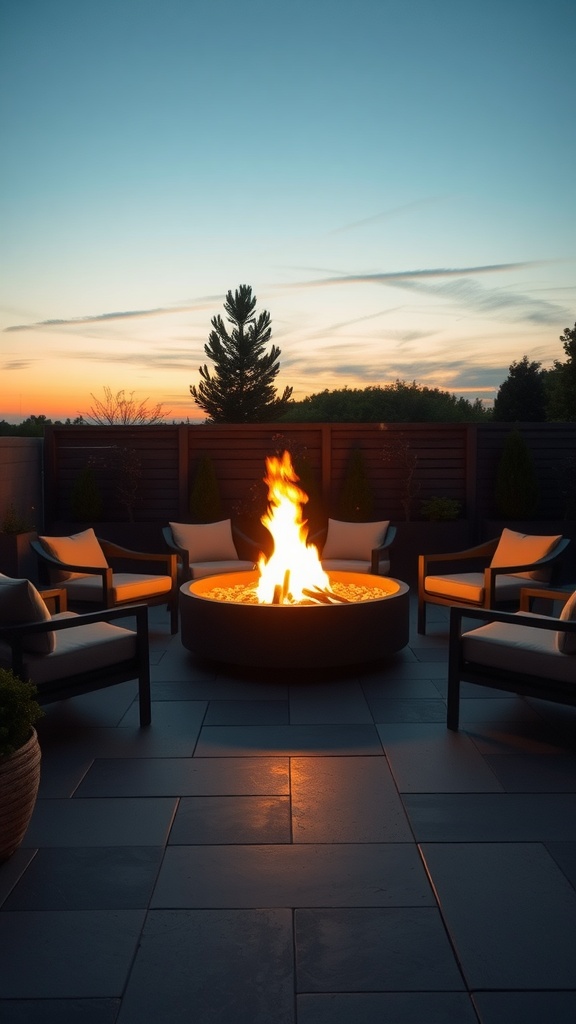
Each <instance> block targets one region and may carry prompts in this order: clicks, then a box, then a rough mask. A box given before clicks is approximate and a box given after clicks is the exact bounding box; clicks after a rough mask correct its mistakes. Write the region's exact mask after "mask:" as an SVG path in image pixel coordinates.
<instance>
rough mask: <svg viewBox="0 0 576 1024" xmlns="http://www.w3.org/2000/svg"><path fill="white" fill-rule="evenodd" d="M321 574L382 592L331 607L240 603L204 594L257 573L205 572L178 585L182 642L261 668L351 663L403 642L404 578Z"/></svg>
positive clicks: (203, 653) (203, 654) (200, 652)
mask: <svg viewBox="0 0 576 1024" xmlns="http://www.w3.org/2000/svg"><path fill="white" fill-rule="evenodd" d="M329 575H330V578H331V579H332V580H333V581H334V582H338V583H343V584H345V585H351V584H352V585H357V586H359V587H370V588H378V589H379V590H381V591H382V597H381V598H379V597H377V598H375V599H373V600H368V601H355V602H350V603H347V604H334V605H324V604H322V605H268V604H240V603H236V602H232V601H219V600H215V599H214V598H211V597H209V596H207V595H209V593H210V591H213V590H214V588H215V587H219V588H220V587H221V588H227V587H231V586H236V585H244V586H250V585H251V584H253V583H254V582H255V581H256V580H257V578H258V573H257V572H242V573H239V572H238V573H229V574H227V575H222V576H208V577H204V578H203V579H199V580H194V581H192V582H191V583H185V584H184V585H183V586H182V587H181V588H180V629H181V639H182V643H183V645H184V647H186V648H187V649H188V650H189V651H191V652H192V653H193V654H195V655H197V656H198V657H200V658H203V659H207V660H209V661H222V662H226V663H227V664H232V665H248V666H253V667H262V668H332V667H337V666H340V665H356V664H361V663H362V662H366V661H375V660H376V659H378V658H382V657H385V656H386V655H389V654H393V653H394V652H395V651H399V650H401V649H402V648H403V647H405V646H406V644H407V643H408V635H409V598H410V589H409V587H408V585H407V584H406V583H403V582H402V581H401V580H392V579H389V578H388V577H385V576H372V575H367V574H365V573H347V572H333V573H329Z"/></svg>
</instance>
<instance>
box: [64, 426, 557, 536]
mask: <svg viewBox="0 0 576 1024" xmlns="http://www.w3.org/2000/svg"><path fill="white" fill-rule="evenodd" d="M520 429H521V433H522V435H523V437H524V438H525V440H526V442H527V444H528V446H529V448H530V450H531V452H532V455H533V459H534V465H535V469H536V473H537V476H538V480H539V486H540V504H539V508H538V511H537V515H536V517H535V518H538V519H540V520H544V519H563V518H565V517H566V516H569V517H570V518H575V515H574V500H575V498H576V424H572V423H567V424H546V423H544V424H531V423H530V424H521V425H520ZM510 430H511V427H510V425H508V424H440V423H392V424H378V423H367V424H356V423H328V424H315V423H312V424H301V423H294V424H259V425H257V424H251V425H235V424H231V425H213V426H208V425H202V426H189V425H186V424H183V425H174V426H169V425H159V426H143V427H100V426H66V427H60V426H50V427H47V429H46V435H45V440H44V449H45V450H44V474H45V487H44V495H45V523H46V527H47V528H50V527H51V525H52V524H54V523H56V522H62V521H71V520H73V519H74V516H73V510H72V495H73V491H74V487H75V483H76V481H77V479H78V475H79V474H80V473H81V471H82V470H83V469H84V468H85V467H86V466H92V467H93V469H94V473H95V476H96V478H97V480H98V486H99V488H100V491H101V494H102V498H103V502H104V507H105V518H106V519H111V520H126V519H129V518H130V515H129V514H128V512H127V510H126V505H125V504H124V505H122V503H121V501H120V499H119V496H118V495H119V484H121V483H122V482H124V483H126V481H125V480H124V481H122V474H124V476H125V475H126V473H127V470H126V464H127V463H126V459H127V460H128V463H129V462H130V459H132V460H133V462H135V463H137V465H138V470H139V479H138V483H137V492H136V500H135V501H134V504H133V519H134V521H136V522H143V523H144V522H149V523H167V522H168V521H169V520H174V519H176V520H180V521H185V520H188V519H189V518H190V515H189V498H190V491H191V487H192V484H193V481H194V478H195V475H196V471H197V469H198V466H199V464H200V461H201V459H202V458H203V457H204V456H208V457H209V458H210V460H211V462H212V464H213V467H214V470H215V475H216V479H217V482H218V488H219V492H220V498H221V504H222V514H223V516H229V515H238V514H240V512H241V511H242V510H245V511H247V510H248V507H249V506H250V504H251V502H252V501H253V498H254V495H255V493H258V492H259V493H260V494H261V493H262V492H263V493H264V495H265V487H264V485H263V483H262V480H263V477H264V475H265V459H266V456H269V455H273V454H275V453H281V452H282V451H283V450H284V449H288V450H290V451H291V453H292V455H293V457H294V458H295V460H296V461H299V462H300V464H303V465H305V466H306V471H307V479H309V480H310V481H311V482H312V489H313V490H315V491H316V492H317V495H318V499H319V502H320V504H321V506H322V512H323V514H329V515H333V516H337V510H338V501H339V495H340V493H341V490H342V486H343V483H344V479H345V475H346V469H347V465H348V463H349V459H350V456H351V453H352V452H353V450H354V449H358V450H359V451H360V452H361V453H362V458H363V464H364V466H365V470H366V475H367V477H368V480H369V482H370V486H371V489H372V492H373V499H374V518H382V519H392V520H393V521H405V520H406V519H407V518H409V519H414V520H417V519H420V518H421V514H420V504H421V502H422V500H424V499H427V498H430V497H449V498H454V499H456V500H457V501H459V502H460V503H461V505H462V510H463V516H464V517H465V518H467V519H468V520H470V521H471V522H473V521H474V520H480V519H486V518H491V517H492V518H494V517H495V516H496V511H497V510H496V508H495V506H494V487H495V479H496V472H497V467H498V462H499V459H500V455H501V452H502V448H503V444H504V442H505V439H506V437H507V435H508V433H509V432H510ZM122 467H123V468H122ZM119 469H120V476H119ZM128 475H129V473H128ZM407 513H408V514H407Z"/></svg>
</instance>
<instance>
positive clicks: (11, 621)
mask: <svg viewBox="0 0 576 1024" xmlns="http://www.w3.org/2000/svg"><path fill="white" fill-rule="evenodd" d="M50 620H51V615H50V612H49V611H48V609H47V607H46V605H45V604H44V601H43V600H42V598H41V596H40V594H39V593H38V591H37V590H36V587H35V586H34V584H33V583H31V582H30V580H15V579H12V577H10V576H3V575H0V622H1V623H2V625H3V626H19V625H21V624H22V623H24V622H50ZM22 646H23V648H24V650H25V651H28V652H29V653H30V654H51V653H52V651H54V650H55V649H56V634H55V633H54V632H52V631H48V632H46V633H31V634H30V635H29V636H27V637H25V638H24V640H23V644H22Z"/></svg>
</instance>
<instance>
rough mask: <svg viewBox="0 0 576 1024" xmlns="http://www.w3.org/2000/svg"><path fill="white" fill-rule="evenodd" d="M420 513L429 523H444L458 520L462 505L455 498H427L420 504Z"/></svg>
mask: <svg viewBox="0 0 576 1024" xmlns="http://www.w3.org/2000/svg"><path fill="white" fill-rule="evenodd" d="M420 512H421V514H422V518H423V519H428V520H429V522H431V523H440V522H446V521H448V520H453V519H459V518H460V516H461V514H462V503H461V502H459V501H457V500H456V498H427V499H426V500H425V501H421V502H420Z"/></svg>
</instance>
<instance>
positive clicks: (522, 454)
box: [495, 429, 539, 519]
mask: <svg viewBox="0 0 576 1024" xmlns="http://www.w3.org/2000/svg"><path fill="white" fill-rule="evenodd" d="M538 497H539V488H538V480H537V478H536V471H535V469H534V461H533V459H532V453H531V452H530V449H529V448H528V445H527V444H526V441H525V440H524V438H523V437H522V434H521V433H520V431H519V430H518V429H515V430H512V431H511V432H510V433H509V434H508V437H507V438H506V442H505V444H504V447H503V449H502V455H501V456H500V462H499V464H498V470H497V474H496V493H495V499H496V508H497V511H498V513H499V515H501V516H502V517H503V518H504V519H530V518H531V516H533V515H534V513H535V512H536V508H537V505H538Z"/></svg>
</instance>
